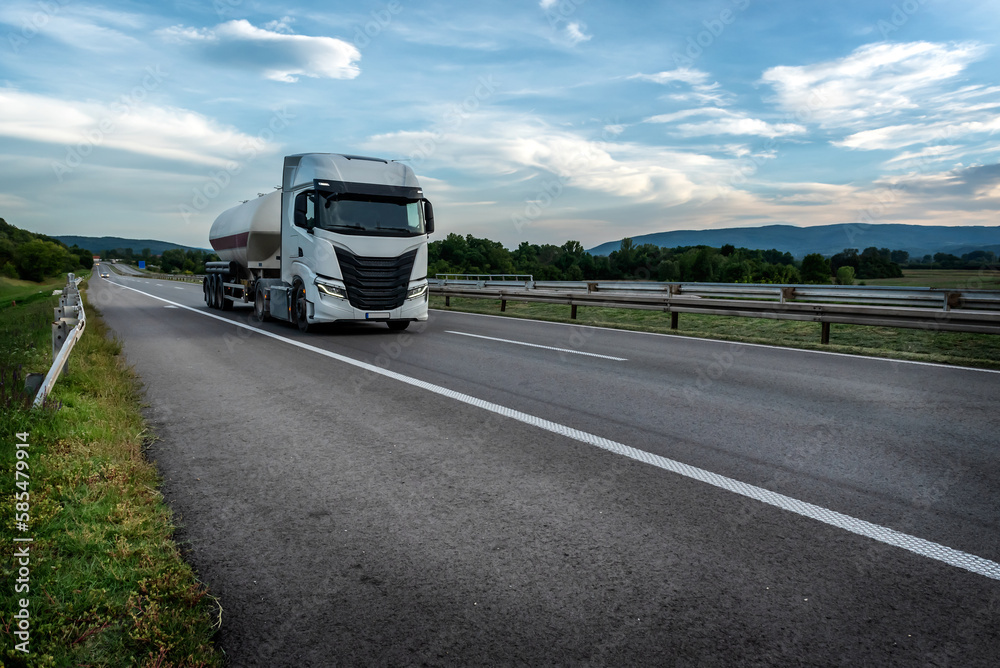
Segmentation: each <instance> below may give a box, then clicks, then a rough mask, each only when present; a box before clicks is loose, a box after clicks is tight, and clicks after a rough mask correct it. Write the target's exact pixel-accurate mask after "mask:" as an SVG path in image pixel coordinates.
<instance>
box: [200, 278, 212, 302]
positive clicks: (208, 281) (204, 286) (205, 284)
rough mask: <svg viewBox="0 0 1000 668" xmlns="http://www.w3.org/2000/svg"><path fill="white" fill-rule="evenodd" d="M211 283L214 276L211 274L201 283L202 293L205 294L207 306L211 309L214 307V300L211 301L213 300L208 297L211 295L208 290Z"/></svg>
mask: <svg viewBox="0 0 1000 668" xmlns="http://www.w3.org/2000/svg"><path fill="white" fill-rule="evenodd" d="M211 282H212V276H211V274H209V275H208V276H206V277H205V278H204V279H203V280H202V282H201V291H202V292H203V293H204V295H205V304H206V305H207V306H208V307H209V308H211V306H212V300H211V299H209V297H208V295H209V289H208V288H209V285H210V284H211Z"/></svg>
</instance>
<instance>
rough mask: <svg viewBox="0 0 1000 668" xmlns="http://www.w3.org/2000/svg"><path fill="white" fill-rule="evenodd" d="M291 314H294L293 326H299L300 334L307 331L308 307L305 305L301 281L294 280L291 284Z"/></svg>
mask: <svg viewBox="0 0 1000 668" xmlns="http://www.w3.org/2000/svg"><path fill="white" fill-rule="evenodd" d="M292 295H293V296H292V299H293V300H294V301H293V302H292V304H293V308H292V312H293V313H294V314H295V324H296V325H298V326H299V331H300V332H303V333H305V332H308V331H309V310H308V309H309V305H308V304H307V303H306V286H305V285H303V284H302V281H301V279H298V278H296V279H295V281H294V282H293V283H292Z"/></svg>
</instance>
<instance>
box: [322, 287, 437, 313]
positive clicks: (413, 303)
mask: <svg viewBox="0 0 1000 668" xmlns="http://www.w3.org/2000/svg"><path fill="white" fill-rule="evenodd" d="M310 287H312V288H313V290H311V291H310V290H308V288H307V290H306V295H307V299H309V301H310V305H311V306H312V308H311V311H312V313H311V317H310V318H309V321H310V322H386V321H390V320H418V321H420V320H427V303H428V300H427V294H426V293H425V294H424V295H423V296H422V297H419V298H417V299H408V300H406V302H404V303H403V305H402V306H400V307H399V308H395V309H392V310H391V311H362V310H360V309H356V308H354V307H353V306H351V304H350V303H349V302H348V301H347V300H346V299H338V298H337V297H329V296H326V295H323V294H320V292H319V291H318V290H316V289H315V286H310ZM310 292H312V294H311V295H310V294H309V293H310Z"/></svg>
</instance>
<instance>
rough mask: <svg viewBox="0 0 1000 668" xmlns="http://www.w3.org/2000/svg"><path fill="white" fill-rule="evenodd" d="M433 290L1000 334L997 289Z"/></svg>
mask: <svg viewBox="0 0 1000 668" xmlns="http://www.w3.org/2000/svg"><path fill="white" fill-rule="evenodd" d="M507 285H508V286H509V285H510V284H509V283H507ZM431 293H432V294H437V295H441V296H444V297H445V301H446V304H450V298H451V297H471V298H479V299H484V298H485V299H499V300H500V310H501V311H505V310H506V307H507V302H508V301H522V302H543V303H549V304H566V305H568V306H570V307H571V308H572V311H571V315H570V318H572V319H575V318H576V316H577V307H579V306H600V307H606V308H634V309H646V310H656V311H664V312H668V313H670V314H671V322H670V326H671V329H677V327H678V314H680V313H702V314H706V315H730V316H740V317H751V318H772V319H780V320H801V321H812V322H818V323H820V324H821V332H820V340H821V341H822V342H823V343H828V342H829V338H830V324H831V323H839V324H854V325H876V326H884V327H904V328H915V329H929V330H941V331H959V332H977V333H986V334H1000V291H998V290H943V289H936V288H909V287H887V286H842V285H776V284H743V283H651V282H628V281H535V282H534V284H533V286H531V287H529V286H524V287H516V288H515V287H503V286H502V284H501V282H496V281H476V282H473V281H471V280H465V281H462V282H459V281H449V282H447V283H445V282H442V281H431Z"/></svg>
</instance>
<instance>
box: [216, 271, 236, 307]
mask: <svg viewBox="0 0 1000 668" xmlns="http://www.w3.org/2000/svg"><path fill="white" fill-rule="evenodd" d="M225 283H226V279H225V278H224V277H222V276H219V292H218V295H219V308H220V309H222V310H223V311H232V310H233V302H232V300H231V299H226V285H225Z"/></svg>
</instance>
